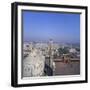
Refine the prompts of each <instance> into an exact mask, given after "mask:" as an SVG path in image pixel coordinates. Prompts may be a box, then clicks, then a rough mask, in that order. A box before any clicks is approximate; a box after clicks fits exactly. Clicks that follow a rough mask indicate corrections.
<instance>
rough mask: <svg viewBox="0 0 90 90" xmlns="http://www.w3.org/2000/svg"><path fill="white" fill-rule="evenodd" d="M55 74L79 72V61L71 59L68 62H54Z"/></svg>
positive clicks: (75, 73)
mask: <svg viewBox="0 0 90 90" xmlns="http://www.w3.org/2000/svg"><path fill="white" fill-rule="evenodd" d="M55 63H56V69H55V75H78V74H80V62H79V61H72V62H70V63H63V62H55Z"/></svg>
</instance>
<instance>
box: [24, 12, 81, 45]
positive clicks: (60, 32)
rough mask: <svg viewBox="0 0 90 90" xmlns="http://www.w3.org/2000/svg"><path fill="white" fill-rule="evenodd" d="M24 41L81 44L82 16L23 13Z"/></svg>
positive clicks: (53, 13)
mask: <svg viewBox="0 0 90 90" xmlns="http://www.w3.org/2000/svg"><path fill="white" fill-rule="evenodd" d="M22 15H23V17H22V18H23V41H35V42H40V41H41V42H47V41H49V40H50V39H53V41H54V42H63V43H65V42H66V43H67V42H69V43H70V42H72V43H77V42H80V14H75V13H73V14H72V13H61V12H59V13H55V12H35V11H22Z"/></svg>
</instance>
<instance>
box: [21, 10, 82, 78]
mask: <svg viewBox="0 0 90 90" xmlns="http://www.w3.org/2000/svg"><path fill="white" fill-rule="evenodd" d="M60 75H80V15H79V14H66V13H47V12H30V11H23V45H22V77H41V76H60Z"/></svg>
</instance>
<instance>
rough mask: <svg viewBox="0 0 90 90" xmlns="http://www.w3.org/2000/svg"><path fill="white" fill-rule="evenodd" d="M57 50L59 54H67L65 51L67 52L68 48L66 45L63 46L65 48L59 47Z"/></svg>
mask: <svg viewBox="0 0 90 90" xmlns="http://www.w3.org/2000/svg"><path fill="white" fill-rule="evenodd" d="M58 52H59V54H67V53H69V50H68V48H67V47H65V48H59V49H58Z"/></svg>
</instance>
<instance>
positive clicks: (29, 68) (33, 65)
mask: <svg viewBox="0 0 90 90" xmlns="http://www.w3.org/2000/svg"><path fill="white" fill-rule="evenodd" d="M44 64H45V57H44V56H43V55H42V52H41V51H39V50H37V49H33V50H32V52H31V53H30V54H29V55H28V57H26V58H25V59H24V60H23V77H32V76H42V75H43V74H44Z"/></svg>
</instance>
